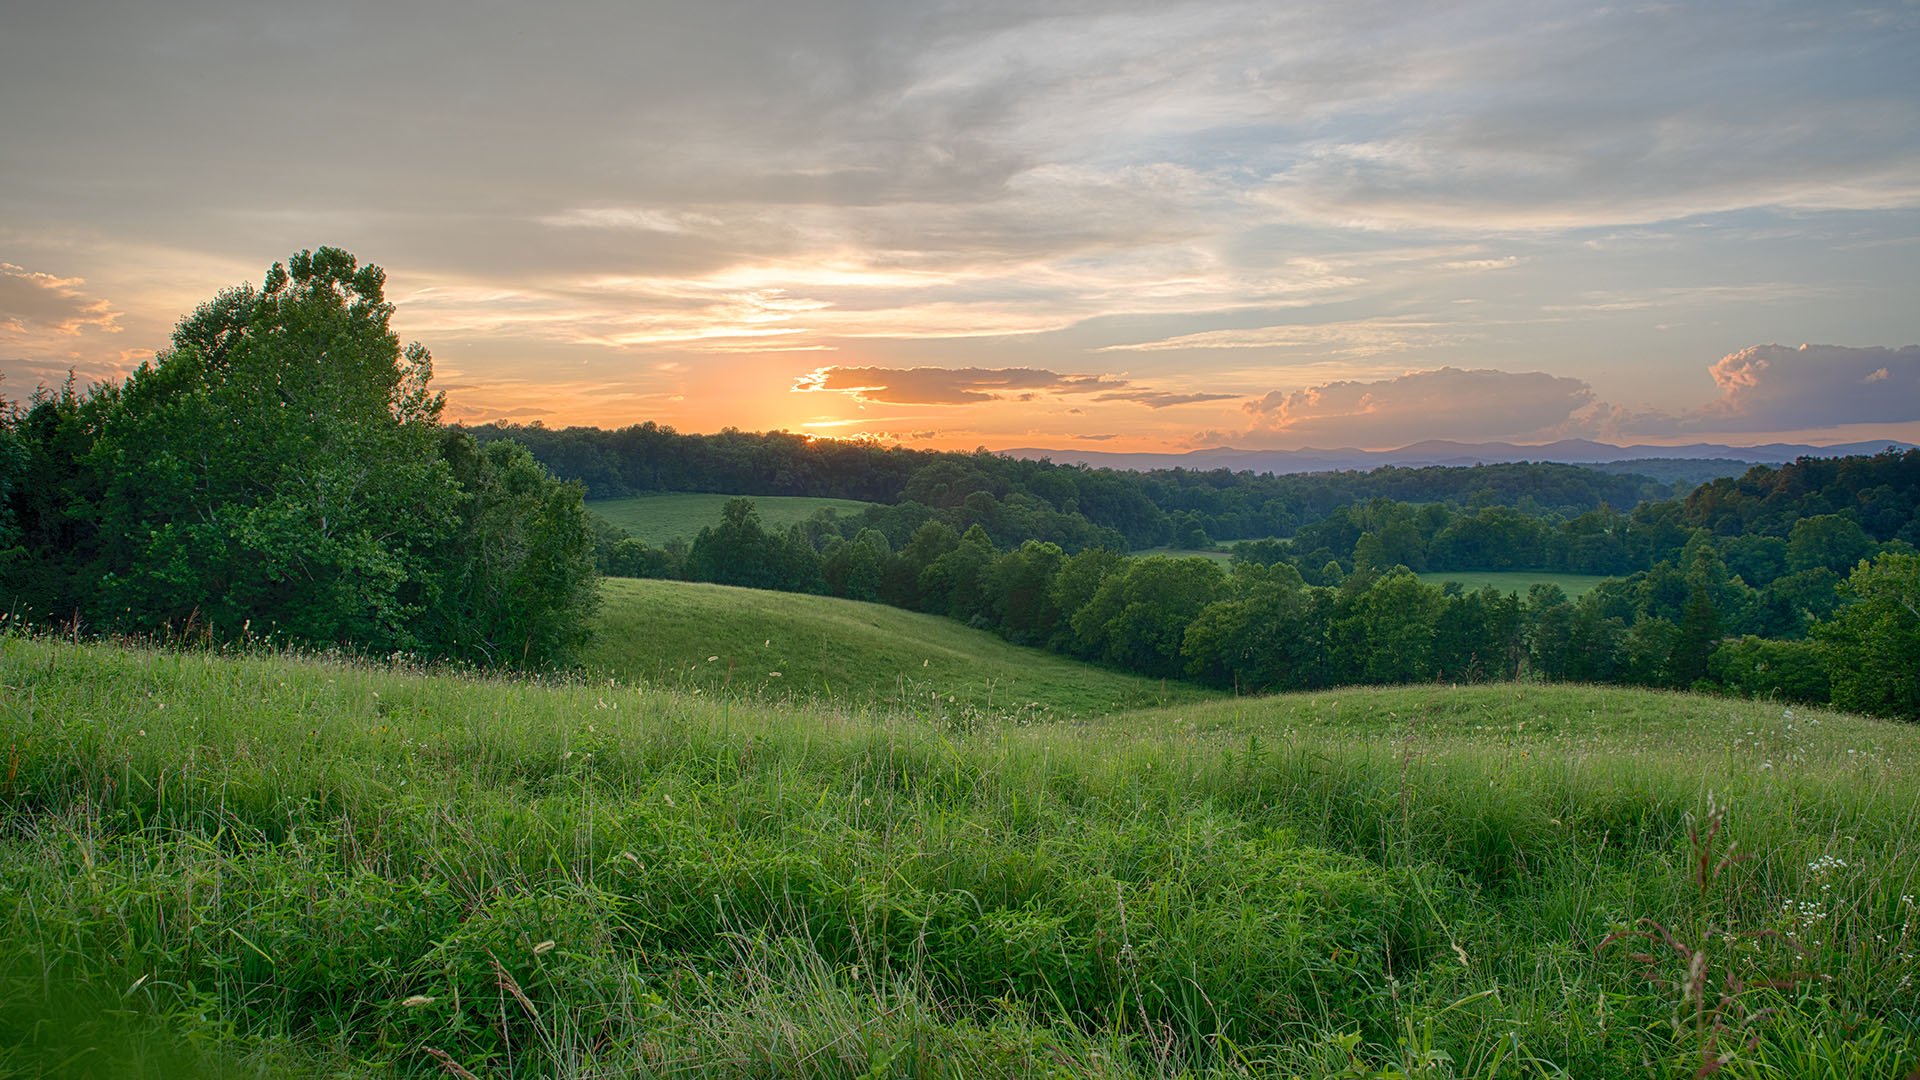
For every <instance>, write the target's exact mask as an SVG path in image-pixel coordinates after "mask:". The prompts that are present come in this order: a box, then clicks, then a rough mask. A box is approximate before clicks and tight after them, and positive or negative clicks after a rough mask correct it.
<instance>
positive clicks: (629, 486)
mask: <svg viewBox="0 0 1920 1080" xmlns="http://www.w3.org/2000/svg"><path fill="white" fill-rule="evenodd" d="M469 430H470V431H471V432H472V434H473V435H474V437H475V438H476V439H478V440H480V441H481V442H482V443H486V442H491V441H495V440H500V439H511V440H513V441H515V442H518V443H520V444H521V445H523V446H525V447H527V448H528V449H529V450H530V451H532V453H533V455H534V456H535V457H536V458H538V459H539V460H540V462H541V463H542V464H544V465H546V466H547V468H549V469H550V470H552V471H553V472H554V474H555V475H557V476H560V477H563V478H566V479H573V480H579V481H580V482H581V483H583V484H584V485H586V488H587V494H588V497H589V498H613V497H618V496H625V495H634V494H646V493H655V492H683V491H684V492H718V493H724V494H732V495H808V496H817V497H829V498H843V499H860V500H864V501H868V502H878V503H886V504H895V503H902V502H914V503H919V504H920V505H922V506H925V507H928V508H929V509H930V510H932V511H936V512H940V513H939V514H935V515H930V516H929V520H931V519H932V518H933V517H935V516H941V514H944V512H946V511H951V510H954V509H956V508H960V507H963V506H967V507H970V511H969V512H970V513H971V514H972V515H973V517H974V519H975V520H976V521H979V522H980V523H981V524H982V526H983V527H985V528H987V529H988V530H989V532H992V531H993V526H992V525H991V524H990V520H991V518H992V517H993V516H994V515H995V513H996V508H999V510H998V513H999V514H1000V515H1001V516H1007V517H1034V516H1036V515H1038V514H1039V513H1041V512H1046V513H1053V514H1058V515H1061V516H1062V517H1064V518H1080V519H1083V520H1084V521H1085V522H1086V523H1087V526H1090V527H1091V528H1093V529H1107V530H1112V531H1113V532H1114V533H1117V534H1119V535H1120V536H1121V537H1122V538H1123V539H1124V542H1125V543H1126V544H1127V545H1128V546H1130V547H1132V548H1136V549H1138V548H1151V547H1161V546H1167V545H1172V546H1176V547H1184V548H1205V547H1210V546H1213V545H1214V544H1215V543H1218V542H1224V541H1231V540H1242V539H1253V538H1260V537H1274V536H1282V537H1284V536H1289V535H1291V534H1292V533H1293V532H1294V531H1295V530H1296V529H1298V528H1299V527H1301V526H1302V525H1305V524H1310V523H1312V522H1316V521H1320V520H1323V519H1324V518H1326V517H1327V516H1328V515H1329V514H1331V513H1333V512H1334V511H1335V510H1337V509H1339V508H1341V507H1351V506H1354V505H1356V504H1362V503H1366V502H1369V501H1371V500H1375V499H1382V498H1384V499H1390V500H1395V501H1400V502H1406V503H1410V504H1423V503H1432V502H1445V503H1449V504H1453V505H1457V506H1459V507H1461V508H1463V509H1468V510H1473V509H1478V508H1482V507H1489V506H1507V507H1512V508H1515V509H1516V510H1517V511H1518V512H1520V513H1524V514H1526V515H1528V516H1531V517H1539V518H1543V519H1551V520H1559V519H1563V518H1571V517H1575V516H1578V515H1579V514H1582V513H1585V512H1587V511H1591V510H1596V509H1599V508H1601V507H1616V508H1622V509H1628V510H1630V509H1632V508H1633V507H1635V506H1637V505H1639V504H1640V503H1641V502H1643V501H1646V500H1648V499H1666V498H1668V497H1670V496H1671V495H1672V494H1673V489H1672V488H1671V487H1669V486H1668V485H1666V484H1663V483H1660V482H1658V481H1654V480H1649V479H1647V478H1646V477H1643V476H1635V475H1630V474H1629V475H1611V474H1608V473H1604V472H1600V471H1598V470H1594V469H1587V468H1580V467H1576V466H1572V465H1557V464H1550V463H1520V464H1502V465H1481V466H1474V467H1472V468H1443V467H1431V468H1382V469H1375V470H1373V471H1371V472H1339V473H1316V474H1298V475H1272V474H1255V473H1251V472H1231V471H1229V470H1226V469H1217V470H1212V471H1194V470H1188V469H1166V470H1159V471H1155V472H1147V473H1136V472H1122V471H1117V470H1113V469H1089V468H1085V467H1082V466H1073V465H1056V464H1054V463H1052V462H1047V461H1027V460H1022V459H1018V458H1006V457H1001V456H999V455H996V454H989V453H986V452H984V451H978V452H974V453H956V452H950V451H926V450H908V449H904V448H900V447H891V448H889V447H882V446H878V445H875V444H871V443H857V442H838V441H834V440H829V439H809V438H806V437H804V436H800V435H791V434H788V433H786V432H770V433H766V434H752V433H747V432H741V431H735V430H732V429H728V430H725V431H722V432H720V433H719V434H715V435H681V434H678V433H676V432H674V431H673V429H671V428H667V427H661V426H658V425H656V424H653V423H645V424H638V425H635V426H632V427H626V428H620V429H618V430H613V431H606V430H601V429H598V428H564V429H551V428H546V427H542V426H539V425H528V426H519V425H503V424H488V425H482V426H479V427H475V428H471V429H469ZM942 520H947V522H948V524H956V523H957V522H956V520H954V519H953V516H952V515H946V516H944V517H942ZM971 523H972V522H967V523H965V524H959V527H960V528H961V529H962V530H964V529H965V528H966V527H967V525H968V524H971ZM1065 528H1066V527H1065V526H1061V525H1056V526H1055V527H1054V533H1059V534H1060V535H1054V534H1053V533H1050V534H1046V535H1043V534H1040V533H1027V534H1025V536H1021V537H1018V538H1017V539H1016V538H1015V537H1014V536H1013V535H1011V534H1010V535H1009V536H1008V537H1007V539H1010V540H1013V541H1014V542H1018V540H1019V539H1031V538H1044V539H1052V540H1055V541H1056V542H1060V543H1063V544H1067V545H1071V544H1072V543H1074V542H1076V541H1075V540H1073V539H1071V538H1069V537H1067V536H1065V535H1064V531H1063V530H1064V529H1065ZM1083 531H1085V530H1084V529H1083ZM1350 548H1351V545H1348V548H1347V549H1343V550H1342V551H1339V552H1336V555H1338V556H1340V557H1345V556H1346V555H1348V554H1350Z"/></svg>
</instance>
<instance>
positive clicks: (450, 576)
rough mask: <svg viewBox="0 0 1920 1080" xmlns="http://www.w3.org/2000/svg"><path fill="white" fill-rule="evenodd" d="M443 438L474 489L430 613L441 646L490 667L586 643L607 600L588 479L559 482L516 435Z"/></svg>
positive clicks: (548, 656) (567, 651)
mask: <svg viewBox="0 0 1920 1080" xmlns="http://www.w3.org/2000/svg"><path fill="white" fill-rule="evenodd" d="M443 438H444V446H443V450H442V453H443V458H444V460H445V461H446V462H447V463H448V464H449V466H450V467H451V469H452V472H453V475H454V479H455V481H456V482H457V483H458V484H459V487H460V491H461V493H462V495H463V496H464V497H463V498H462V499H461V501H460V504H459V508H458V512H457V515H458V516H457V524H456V526H455V529H454V534H453V542H452V543H450V544H448V545H446V546H445V547H444V548H443V549H442V555H441V565H440V566H439V568H438V569H439V574H438V578H439V581H438V586H437V590H436V592H437V595H436V600H435V603H433V604H432V605H431V607H430V610H429V612H428V614H427V616H426V618H425V619H424V622H425V624H426V625H427V626H429V627H430V628H431V629H432V633H431V635H430V638H431V640H433V641H434V642H435V643H436V645H435V647H436V649H437V651H440V652H443V653H447V654H450V655H453V656H457V657H460V658H462V659H465V660H469V661H472V662H475V663H480V664H486V665H489V666H492V665H502V664H505V665H511V666H517V667H533V666H543V665H547V664H551V663H555V662H558V661H562V660H565V659H566V658H568V657H569V656H571V655H573V654H574V652H575V651H576V650H577V649H578V648H579V647H580V646H581V645H582V644H584V643H585V642H586V639H587V632H588V620H587V616H588V615H589V614H590V613H591V612H592V611H593V610H594V608H595V607H596V606H597V604H598V602H599V588H598V585H599V583H598V580H597V577H596V574H595V571H594V565H593V531H592V528H591V527H590V525H589V523H588V519H587V512H586V508H585V507H584V506H583V505H582V504H581V494H580V486H579V485H578V484H559V483H556V482H555V481H554V479H553V477H552V476H550V475H548V473H547V471H546V470H545V469H543V468H541V466H540V463H539V462H537V461H535V460H534V459H533V455H532V454H529V453H528V452H527V451H526V450H525V449H524V448H522V447H519V446H516V445H514V444H512V443H492V444H489V445H487V446H485V447H482V446H479V445H478V444H476V443H475V442H474V441H473V439H472V437H471V436H469V435H467V434H465V433H464V432H457V431H455V432H447V433H446V434H445V435H444V436H443ZM622 542H623V543H627V544H637V543H638V541H633V540H626V541H622ZM642 547H643V548H644V545H642Z"/></svg>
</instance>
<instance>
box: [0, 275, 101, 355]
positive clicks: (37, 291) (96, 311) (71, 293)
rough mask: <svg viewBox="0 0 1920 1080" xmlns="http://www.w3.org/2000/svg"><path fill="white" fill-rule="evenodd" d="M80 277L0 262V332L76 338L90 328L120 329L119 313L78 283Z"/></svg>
mask: <svg viewBox="0 0 1920 1080" xmlns="http://www.w3.org/2000/svg"><path fill="white" fill-rule="evenodd" d="M84 284H86V282H85V280H84V279H81V278H63V277H55V276H53V275H52V274H40V273H35V272H33V271H31V270H27V269H24V268H22V267H18V266H15V265H13V264H12V263H0V334H6V335H8V336H10V337H15V338H27V339H45V338H48V337H73V336H76V335H78V334H80V333H82V332H84V331H87V330H98V331H102V332H105V333H109V334H115V333H119V332H120V327H119V326H118V325H117V322H118V320H119V318H120V315H119V313H118V312H116V311H114V310H112V308H111V306H110V305H109V304H108V303H107V302H106V301H105V300H102V299H99V298H98V297H92V296H88V295H87V294H86V293H84V292H82V291H80V289H79V288H78V286H81V285H84Z"/></svg>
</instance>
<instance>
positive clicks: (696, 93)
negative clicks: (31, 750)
mask: <svg viewBox="0 0 1920 1080" xmlns="http://www.w3.org/2000/svg"><path fill="white" fill-rule="evenodd" d="M109 6H111V7H112V8H113V10H112V11H111V12H108V13H104V14H106V15H107V16H108V17H102V15H103V12H101V11H99V10H97V9H96V7H97V6H88V7H86V8H85V9H84V10H83V9H82V8H79V7H74V6H71V5H35V6H32V7H30V8H27V9H23V10H22V11H20V12H18V13H16V14H15V15H14V16H13V17H12V18H11V19H10V20H9V24H10V25H9V32H8V33H7V34H6V35H5V36H4V38H0V102H4V104H0V113H3V114H4V115H5V117H6V120H7V132H8V137H7V138H6V139H5V140H0V176H4V178H5V184H4V186H0V373H4V375H5V381H4V383H0V394H5V395H6V396H7V397H9V398H20V397H23V396H25V395H26V394H28V393H30V392H31V391H32V390H33V388H34V387H35V386H36V385H50V384H54V383H57V382H58V381H60V380H62V379H64V378H65V377H66V374H67V372H68V371H69V370H71V371H73V372H74V373H75V375H76V376H77V377H78V378H79V380H80V381H81V382H83V383H85V382H88V381H91V380H97V379H112V378H118V377H121V376H124V375H125V374H126V373H127V372H129V371H131V370H132V369H133V367H135V366H137V365H138V364H139V363H141V362H142V361H143V360H145V359H147V358H149V357H151V356H152V355H153V353H154V351H155V350H159V349H163V348H165V346H166V343H167V339H168V334H169V332H170V329H171V326H172V324H173V322H174V321H175V320H176V319H178V318H179V317H180V316H181V315H183V314H185V313H186V312H188V311H190V310H191V308H192V307H193V305H195V304H197V303H200V302H203V301H205V300H207V299H209V298H211V297H212V296H213V295H214V294H215V293H216V292H217V291H218V290H219V289H221V288H223V287H227V286H231V285H235V284H238V283H240V282H243V281H252V282H255V283H256V284H257V283H258V282H259V280H260V279H261V277H262V276H263V275H264V273H265V271H266V268H267V267H268V265H269V264H271V263H272V262H274V261H276V260H281V259H285V258H286V257H287V255H288V254H289V253H290V252H293V251H296V250H300V249H303V248H311V247H317V246H319V245H323V244H326V245H334V246H339V247H344V248H346V249H347V250H349V251H352V252H353V253H355V254H356V255H357V256H359V257H360V258H361V259H362V260H365V261H369V262H374V263H378V264H380V265H381V266H383V267H385V268H386V270H387V272H388V286H387V292H388V296H389V298H390V299H391V300H393V301H394V302H395V304H396V305H397V314H396V315H395V318H394V325H395V326H396V327H397V328H398V329H399V330H400V332H401V333H402V335H403V336H405V337H407V338H409V339H418V340H419V341H421V342H422V343H424V344H426V345H427V346H428V347H429V348H430V349H431V350H432V351H433V354H434V356H435V359H436V364H437V370H438V374H439V378H438V383H439V385H440V386H441V388H442V389H444V390H445V391H446V394H447V400H448V408H447V413H446V416H447V418H448V419H450V420H458V421H462V422H483V421H489V420H509V421H517V422H527V421H533V420H539V421H541V422H543V423H545V424H548V425H565V424H591V425H599V426H622V425H626V424H632V423H639V422H643V421H655V422H658V423H662V424H667V425H671V426H673V427H675V428H677V429H679V430H683V431H713V430H718V429H720V428H722V427H728V426H731V427H737V428H742V429H747V430H767V429H775V428H783V429H787V430H792V431H804V432H808V433H812V434H815V435H819V436H823V437H833V438H853V437H864V438H872V439H877V440H881V441H885V442H896V441H897V442H902V443H906V444H908V445H914V446H926V447H937V448H959V449H971V448H973V447H975V446H980V445H984V446H987V447H990V448H1009V447H1020V446H1047V447H1058V448H1063V449H1070V448H1075V447H1078V448H1098V449H1103V450H1154V451H1180V450H1184V449H1191V448H1198V447H1209V446H1220V445H1230V446H1240V447H1247V448H1291V447H1298V446H1304V445H1312V446H1324V447H1334V446H1355V447H1363V448H1384V447H1390V446H1398V445H1404V444H1406V443H1410V442H1414V441H1418V440H1421V439H1457V440H1462V441H1485V440H1496V439H1497V440H1505V441H1509V442H1516V443H1538V442H1546V441H1551V440H1554V439H1559V438H1567V437H1582V438H1593V439H1599V440H1604V441H1611V442H1618V443H1626V442H1634V443H1645V444H1677V443H1691V442H1701V441H1714V442H1725V443H1731V444H1736V445H1742V444H1752V443H1759V442H1766V441H1772V440H1776V439H1793V440H1798V441H1811V442H1816V443H1829V442H1839V441H1853V440H1862V439H1882V438H1885V439H1902V440H1907V441H1920V347H1916V345H1915V343H1916V342H1920V308H1917V307H1916V305H1914V304H1913V303H1912V296H1913V294H1914V292H1915V290H1916V287H1920V95H1915V94H1914V93H1913V83H1912V57H1913V56H1914V55H1915V53H1916V51H1920V11H1917V10H1916V9H1915V8H1914V6H1913V5H1912V4H1886V5H1881V6H1877V7H1876V6H1871V5H1869V6H1865V7H1858V8H1850V9H1845V10H1842V9H1837V8H1830V7H1828V6H1824V5H1805V4H1793V3H1784V4H1775V5H1764V6H1761V7H1758V8H1756V7H1753V6H1751V5H1746V4H1733V3H1724V4H1722V3H1705V4H1688V5H1672V6H1659V7H1642V8H1631V9H1628V8H1603V7H1589V6H1585V5H1575V4H1548V5H1539V4H1518V3H1514V2H1512V0H1488V2H1483V3H1470V4H1464V5H1462V4H1446V5H1411V6H1410V5H1386V6H1380V7H1372V6H1368V5H1359V6H1355V5H1351V4H1324V5H1322V4H1289V5H1284V6H1273V5H1243V4H1238V3H1231V2H1224V0H1202V2H1199V3H1194V4H1187V5H1180V6H1174V7H1167V6H1163V5H1131V4H1125V3H1111V4H1100V5H1095V6H1093V7H1090V8H1089V7H1086V6H1078V7H1073V8H1071V9H1068V8H1062V9H1059V10H1058V11H1050V10H1048V9H1046V8H1044V7H1041V8H1034V9H1032V10H1027V9H1018V8H1016V9H1007V10H989V9H986V8H979V9H974V8H965V7H963V8H957V9H951V10H949V9H940V8H935V7H933V6H931V5H925V4H920V3H906V4H897V5H881V6H878V7H874V6H867V5H857V4H838V3H831V4H809V5H800V6H798V7H789V6H784V5H762V4H755V3H752V2H749V3H746V4H744V5H735V6H734V7H732V8H728V9H726V10H724V11H722V10H719V9H715V10H713V11H709V10H707V9H705V8H697V9H696V8H671V9H667V10H659V11H645V12H642V11H638V10H634V9H630V8H628V7H626V6H624V5H612V6H608V7H605V8H604V9H603V8H601V7H599V6H597V5H593V4H587V3H577V4H576V3H569V4H563V5H560V6H559V7H557V8H555V9H552V10H548V9H545V8H542V9H538V10H536V9H532V8H528V9H524V10H521V9H507V10H502V11H497V12H494V13H492V14H491V15H489V16H488V18H487V19H486V20H485V21H481V20H479V19H477V18H475V17H474V16H472V15H470V14H469V13H467V12H465V11H464V10H462V9H458V8H450V9H448V10H446V11H442V12H433V11H427V10H411V9H410V10H408V11H404V12H391V13H390V12H387V11H385V10H384V9H383V10H382V11H380V12H378V13H376V12H374V11H373V10H372V9H367V10H364V11H362V10H359V9H355V8H353V7H351V6H349V7H346V8H339V9H334V8H327V9H324V10H321V9H313V8H310V7H300V6H291V5H271V4H269V5H266V6H264V7H262V6H260V5H257V4H255V5H240V4H235V3H229V2H227V0H211V2H209V3H207V4H202V5H195V6H192V7H191V8H189V9H185V10H175V9H174V8H175V6H174V5H162V6H159V7H155V6H152V5H135V4H126V5H109ZM300 72H314V73H324V75H321V76H316V77H317V78H320V79H321V80H322V81H323V82H324V88H322V89H319V90H317V91H316V92H314V93H312V94H305V93H301V94H290V93H288V92H287V88H288V87H289V86H290V80H291V79H293V78H295V77H296V76H294V75H293V74H290V73H300ZM300 77H301V78H304V76H300ZM213 117H218V118H219V120H218V122H217V123H216V122H212V121H211V120H210V119H209V118H213Z"/></svg>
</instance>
